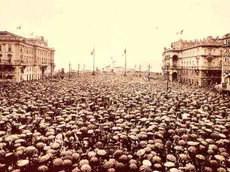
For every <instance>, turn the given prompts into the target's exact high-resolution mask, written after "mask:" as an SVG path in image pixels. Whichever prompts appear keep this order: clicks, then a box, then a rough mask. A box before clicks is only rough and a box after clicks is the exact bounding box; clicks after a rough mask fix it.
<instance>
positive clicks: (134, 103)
mask: <svg viewBox="0 0 230 172" xmlns="http://www.w3.org/2000/svg"><path fill="white" fill-rule="evenodd" d="M169 86H170V89H169V90H168V91H166V83H165V82H164V81H161V80H151V81H150V82H149V81H147V80H143V79H142V78H139V77H129V76H126V77H122V76H119V77H118V76H115V75H114V76H113V75H110V76H108V75H96V76H91V75H81V76H76V77H73V78H71V79H68V78H65V79H61V80H57V81H56V82H51V81H34V82H24V83H14V84H1V85H0V171H1V172H4V171H12V172H18V171H30V172H32V171H63V172H64V171H65V172H69V171H70V172H71V171H73V172H135V171H140V172H152V171H163V172H164V171H170V172H180V171H181V172H183V171H191V172H192V171H194V172H196V171H197V172H198V171H200V172H212V171H213V172H215V171H218V172H227V171H230V155H229V154H230V101H229V97H227V96H222V95H220V94H219V93H215V92H212V91H210V90H207V89H204V88H193V87H191V86H186V85H178V84H176V83H173V84H172V83H171V84H170V85H169Z"/></svg>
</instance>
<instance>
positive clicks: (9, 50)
mask: <svg viewBox="0 0 230 172" xmlns="http://www.w3.org/2000/svg"><path fill="white" fill-rule="evenodd" d="M1 51H2V46H1V45H0V52H1ZM8 52H12V47H11V46H8Z"/></svg>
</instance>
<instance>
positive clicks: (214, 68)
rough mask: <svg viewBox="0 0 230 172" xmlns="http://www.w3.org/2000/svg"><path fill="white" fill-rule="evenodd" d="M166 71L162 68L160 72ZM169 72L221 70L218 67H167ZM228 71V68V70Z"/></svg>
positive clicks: (165, 67)
mask: <svg viewBox="0 0 230 172" xmlns="http://www.w3.org/2000/svg"><path fill="white" fill-rule="evenodd" d="M164 69H167V66H162V70H164ZM168 69H169V70H184V69H186V70H221V67H220V66H176V65H170V66H168ZM228 69H229V70H230V67H229V68H228Z"/></svg>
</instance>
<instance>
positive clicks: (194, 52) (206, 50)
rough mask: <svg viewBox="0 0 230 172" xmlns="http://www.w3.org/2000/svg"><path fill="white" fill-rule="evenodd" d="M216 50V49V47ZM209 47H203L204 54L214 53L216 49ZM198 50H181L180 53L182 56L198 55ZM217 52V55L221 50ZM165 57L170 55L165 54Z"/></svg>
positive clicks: (220, 53) (221, 52)
mask: <svg viewBox="0 0 230 172" xmlns="http://www.w3.org/2000/svg"><path fill="white" fill-rule="evenodd" d="M217 50H218V49H217ZM211 51H212V50H211V49H204V54H207V53H216V50H215V49H213V52H211ZM198 52H199V50H197V51H188V52H186V51H185V52H182V53H181V55H182V56H191V55H198ZM217 53H219V55H223V50H220V51H217ZM165 58H170V55H166V56H165Z"/></svg>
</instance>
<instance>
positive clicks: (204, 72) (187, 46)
mask: <svg viewBox="0 0 230 172" xmlns="http://www.w3.org/2000/svg"><path fill="white" fill-rule="evenodd" d="M229 48H230V34H226V35H225V36H224V37H222V38H218V37H217V38H213V37H211V36H209V37H207V38H206V39H203V40H194V41H185V40H179V41H177V42H174V43H172V44H171V47H170V48H164V52H163V66H162V70H163V74H164V76H165V78H168V79H169V80H170V81H178V82H180V83H187V84H191V85H199V86H208V85H216V84H220V83H221V82H223V80H226V76H225V75H223V73H224V72H222V70H223V69H224V68H223V67H222V66H224V65H225V66H226V64H227V60H226V59H225V58H224V55H225V54H226V52H227V51H228V50H229ZM224 60H226V61H224Z"/></svg>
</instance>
